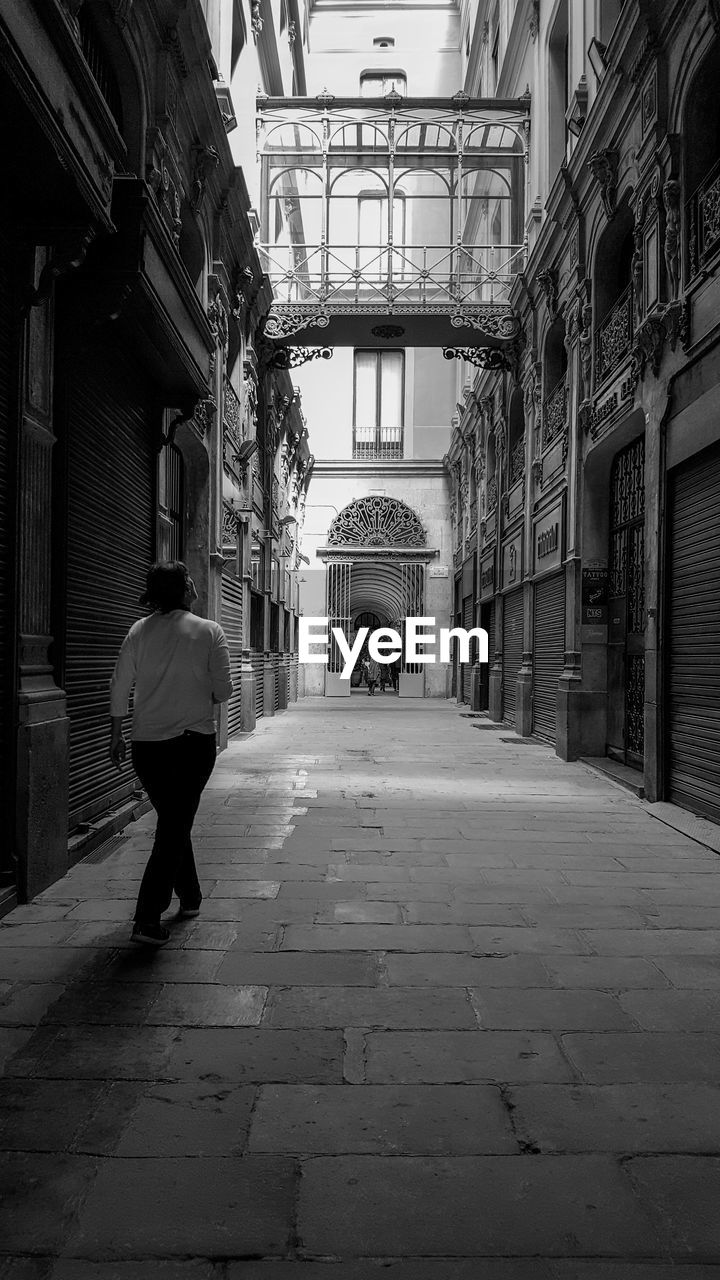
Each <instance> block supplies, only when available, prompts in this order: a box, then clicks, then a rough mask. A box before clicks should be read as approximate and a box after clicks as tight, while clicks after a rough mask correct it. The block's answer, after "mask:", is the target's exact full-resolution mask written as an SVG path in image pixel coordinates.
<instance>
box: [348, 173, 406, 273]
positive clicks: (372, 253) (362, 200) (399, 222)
mask: <svg viewBox="0 0 720 1280" xmlns="http://www.w3.org/2000/svg"><path fill="white" fill-rule="evenodd" d="M388 203H389V202H388V199H387V197H386V196H383V195H381V194H379V193H378V192H370V193H368V194H367V195H361V196H359V197H358V219H357V242H358V246H359V250H360V261H359V263H358V265H359V267H360V269H361V270H362V271H363V272H364V273H365V275H366V278H367V279H368V280H372V281H375V282H376V283H377V279H381V278H383V277H385V276H386V275H387V272H388V269H389V266H390V263H389V262H388V254H387V253H385V252H384V251H383V252H382V253H380V252H379V250H380V248H381V246H384V245H386V244H387V243H388ZM392 214H393V216H392V237H393V244H394V245H404V244H405V242H406V241H405V197H404V196H403V195H396V196H395V198H394V200H393V211H392ZM406 265H407V264H406V262H405V259H404V257H403V255H402V253H394V254H393V255H392V272H393V275H394V276H398V277H402V276H403V275H404V271H405V267H406Z"/></svg>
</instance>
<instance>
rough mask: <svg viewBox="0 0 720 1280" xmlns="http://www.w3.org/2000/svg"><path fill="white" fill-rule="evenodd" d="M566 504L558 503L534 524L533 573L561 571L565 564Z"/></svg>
mask: <svg viewBox="0 0 720 1280" xmlns="http://www.w3.org/2000/svg"><path fill="white" fill-rule="evenodd" d="M563 512H564V504H563V503H562V501H561V502H556V503H555V505H554V506H553V507H551V508H550V510H549V511H545V512H544V513H543V515H541V516H538V518H537V519H536V520H535V522H534V524H533V573H535V574H539V573H547V572H548V571H549V570H550V569H559V568H560V566H561V564H562V562H563V554H564V550H565V547H564V542H565V528H564V520H563Z"/></svg>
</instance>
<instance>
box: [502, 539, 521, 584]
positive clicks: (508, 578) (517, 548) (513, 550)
mask: <svg viewBox="0 0 720 1280" xmlns="http://www.w3.org/2000/svg"><path fill="white" fill-rule="evenodd" d="M522 549H523V535H522V531H521V532H520V533H516V534H515V537H514V538H510V539H509V541H508V542H505V543H503V548H502V583H501V585H502V590H503V591H509V590H510V589H511V588H513V587H519V586H520V583H521V582H522V575H523V563H522V558H523V556H522Z"/></svg>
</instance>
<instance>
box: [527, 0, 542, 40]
mask: <svg viewBox="0 0 720 1280" xmlns="http://www.w3.org/2000/svg"><path fill="white" fill-rule="evenodd" d="M528 26H529V28H530V39H531V40H537V34H538V31H539V30H540V0H532V9H531V11H530V17H529V18H528Z"/></svg>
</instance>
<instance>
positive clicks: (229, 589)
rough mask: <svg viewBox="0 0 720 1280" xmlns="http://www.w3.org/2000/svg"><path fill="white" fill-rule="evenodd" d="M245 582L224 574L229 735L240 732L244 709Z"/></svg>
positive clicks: (223, 618) (223, 608)
mask: <svg viewBox="0 0 720 1280" xmlns="http://www.w3.org/2000/svg"><path fill="white" fill-rule="evenodd" d="M242 620H243V584H242V582H241V581H240V580H239V578H236V577H235V576H234V574H232V573H229V572H228V571H227V570H225V571H224V572H223V576H222V629H223V631H224V632H225V639H226V640H227V642H228V648H229V650H230V675H231V676H232V682H233V693H232V697H231V699H230V701H229V703H228V736H229V737H232V735H233V734H234V733H239V732H240V729H241V724H240V720H241V711H242V642H243V629H242Z"/></svg>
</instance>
